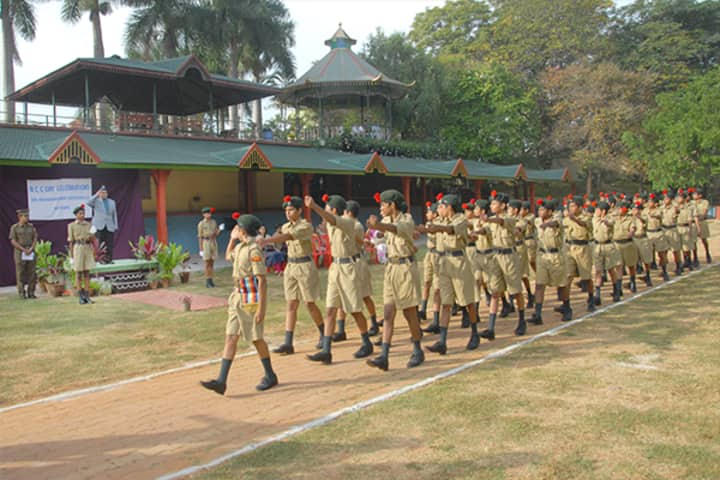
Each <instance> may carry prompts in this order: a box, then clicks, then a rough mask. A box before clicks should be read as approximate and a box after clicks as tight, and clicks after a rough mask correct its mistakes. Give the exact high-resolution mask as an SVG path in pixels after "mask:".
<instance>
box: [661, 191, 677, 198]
mask: <svg viewBox="0 0 720 480" xmlns="http://www.w3.org/2000/svg"><path fill="white" fill-rule="evenodd" d="M662 193H663V196H665V197H667V198H669V199H671V200H672V199H673V198H675V193H674V192H673V191H672V190H670V189H666V190H663V192H662Z"/></svg>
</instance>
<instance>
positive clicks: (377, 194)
mask: <svg viewBox="0 0 720 480" xmlns="http://www.w3.org/2000/svg"><path fill="white" fill-rule="evenodd" d="M373 198H374V199H375V202H377V203H380V192H375V195H373Z"/></svg>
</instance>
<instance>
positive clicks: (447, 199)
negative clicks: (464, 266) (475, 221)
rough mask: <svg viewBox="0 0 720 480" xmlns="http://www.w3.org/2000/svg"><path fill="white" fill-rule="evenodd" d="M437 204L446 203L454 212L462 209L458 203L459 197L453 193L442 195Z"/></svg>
mask: <svg viewBox="0 0 720 480" xmlns="http://www.w3.org/2000/svg"><path fill="white" fill-rule="evenodd" d="M438 204H440V205H448V206H450V207H452V209H453V210H455V212H456V213H457V212H459V211H460V210H461V209H462V206H461V204H460V197H458V196H457V195H455V194H454V193H449V194H447V195H443V197H442V198H441V199H440V200H438Z"/></svg>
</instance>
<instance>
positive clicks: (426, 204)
mask: <svg viewBox="0 0 720 480" xmlns="http://www.w3.org/2000/svg"><path fill="white" fill-rule="evenodd" d="M425 206H426V207H427V208H430V207H432V202H431V201H430V200H428V201H427V202H425Z"/></svg>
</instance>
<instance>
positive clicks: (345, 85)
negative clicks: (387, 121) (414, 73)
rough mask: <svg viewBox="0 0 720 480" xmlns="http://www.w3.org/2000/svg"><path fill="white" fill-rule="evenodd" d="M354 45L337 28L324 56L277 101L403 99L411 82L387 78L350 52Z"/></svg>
mask: <svg viewBox="0 0 720 480" xmlns="http://www.w3.org/2000/svg"><path fill="white" fill-rule="evenodd" d="M355 43H357V42H356V40H355V39H353V38H350V36H349V35H348V34H347V33H346V32H345V30H343V28H342V24H341V25H340V27H339V28H338V30H337V31H336V32H335V34H334V35H333V36H332V37H331V38H330V39H328V40H326V41H325V45H328V46H329V47H330V51H329V52H328V53H327V55H325V56H324V57H323V58H322V59H321V60H320V61H318V62H316V63H315V64H314V65H313V66H312V68H310V70H308V71H307V72H306V73H305V74H304V75H302V76H301V77H300V78H298V79H297V80H296V81H295V82H294V83H292V84H291V85H289V86H288V87H286V88H285V89H283V93H282V94H281V95H280V99H281V100H282V101H283V102H285V103H303V101H306V100H308V99H312V98H315V99H317V98H321V97H331V96H341V95H355V96H371V97H372V96H380V97H384V98H387V99H399V98H402V97H404V96H405V95H406V93H407V91H408V89H409V88H411V87H412V86H413V85H414V82H413V83H410V84H407V83H403V82H400V81H398V80H395V79H394V78H391V77H388V76H387V75H385V74H384V73H382V72H381V71H380V70H378V69H377V68H375V67H374V66H373V65H371V64H369V63H368V62H367V61H365V60H364V59H362V58H361V57H360V56H358V55H357V54H355V52H353V51H352V49H351V47H352V45H354V44H355Z"/></svg>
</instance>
